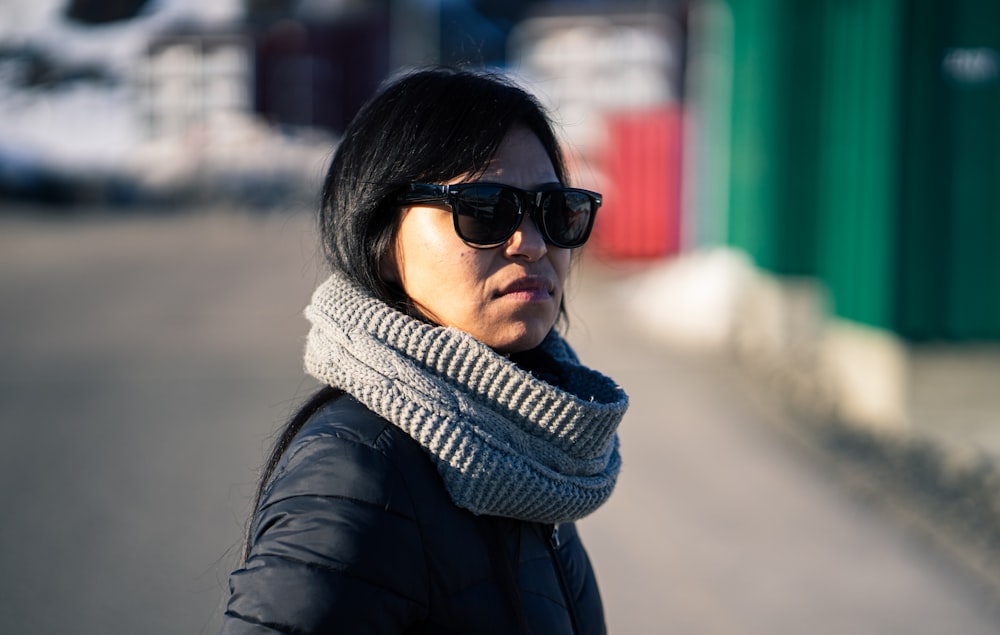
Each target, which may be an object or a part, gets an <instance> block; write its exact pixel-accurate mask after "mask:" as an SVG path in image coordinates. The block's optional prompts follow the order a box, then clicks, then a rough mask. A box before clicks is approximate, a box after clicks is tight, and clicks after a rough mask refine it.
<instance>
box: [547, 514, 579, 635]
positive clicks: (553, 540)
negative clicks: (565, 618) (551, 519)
mask: <svg viewBox="0 0 1000 635" xmlns="http://www.w3.org/2000/svg"><path fill="white" fill-rule="evenodd" d="M550 527H551V529H552V533H551V534H550V536H549V553H550V555H551V556H552V566H554V567H555V569H556V577H557V578H558V579H559V588H560V589H561V590H562V594H563V600H564V601H565V602H566V610H567V612H568V613H569V621H570V623H571V624H572V625H573V633H575V634H579V633H581V632H582V631H581V630H580V618H579V616H578V615H577V614H576V602H575V601H574V600H573V596H572V594H571V593H570V591H569V583H568V582H567V581H566V572H565V571H563V566H562V561H561V560H560V559H559V548H560V547H561V546H562V545H561V542H560V540H559V525H550Z"/></svg>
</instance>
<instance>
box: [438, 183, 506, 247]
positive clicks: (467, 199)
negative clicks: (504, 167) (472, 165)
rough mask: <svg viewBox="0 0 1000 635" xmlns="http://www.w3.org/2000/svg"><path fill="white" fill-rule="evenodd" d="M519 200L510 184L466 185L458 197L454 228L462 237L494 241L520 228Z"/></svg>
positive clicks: (476, 241)
mask: <svg viewBox="0 0 1000 635" xmlns="http://www.w3.org/2000/svg"><path fill="white" fill-rule="evenodd" d="M519 208H520V203H519V202H518V198H517V194H516V193H515V192H513V191H511V190H509V189H507V188H503V187H497V186H492V185H479V186H475V187H469V188H465V189H463V190H462V191H461V192H460V193H459V194H458V196H457V197H456V199H455V205H454V208H453V211H454V213H455V229H456V231H458V235H459V236H460V237H461V238H462V240H464V241H466V242H470V243H473V244H475V245H495V244H498V243H502V242H503V241H505V240H507V239H508V238H510V236H511V234H512V233H513V232H514V230H515V229H516V228H517V227H516V226H517V222H518V219H519V215H518V212H519Z"/></svg>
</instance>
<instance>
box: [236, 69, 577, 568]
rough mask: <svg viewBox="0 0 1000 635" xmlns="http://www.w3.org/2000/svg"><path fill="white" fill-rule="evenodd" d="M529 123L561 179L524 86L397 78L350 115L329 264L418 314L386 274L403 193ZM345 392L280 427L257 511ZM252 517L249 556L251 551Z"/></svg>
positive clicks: (489, 150) (317, 400) (332, 206)
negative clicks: (303, 437)
mask: <svg viewBox="0 0 1000 635" xmlns="http://www.w3.org/2000/svg"><path fill="white" fill-rule="evenodd" d="M516 125H521V126H524V127H526V128H527V129H528V130H530V131H531V132H533V133H534V134H535V135H536V136H537V137H538V139H539V141H541V143H542V146H543V147H544V148H545V151H546V153H547V154H548V156H549V159H550V160H551V161H552V167H553V169H554V170H555V173H556V176H557V177H558V178H559V181H560V182H561V183H564V184H565V183H566V167H565V162H564V160H563V156H562V153H561V151H560V149H559V143H558V141H557V139H556V135H555V132H554V131H553V127H552V123H551V121H550V119H549V117H548V115H547V114H546V112H545V110H544V109H543V108H542V106H541V105H540V104H539V103H538V101H537V100H536V99H535V98H534V97H532V96H531V95H530V94H529V93H527V92H526V91H525V90H523V89H521V88H520V87H518V86H516V85H515V84H513V83H512V82H511V81H510V80H508V79H507V78H505V77H503V76H501V75H497V74H492V73H485V72H474V71H467V70H458V69H449V68H434V69H428V70H422V71H417V72H413V73H410V74H407V75H404V76H402V77H400V78H397V79H395V80H393V81H391V82H389V83H388V85H386V86H385V87H384V88H383V89H382V90H380V91H379V92H378V93H377V94H376V95H375V96H374V97H373V98H372V99H371V100H370V101H368V103H367V104H365V105H364V106H363V107H362V108H361V110H360V111H359V112H358V114H357V116H356V117H355V118H354V119H353V120H352V121H351V124H350V125H349V126H348V128H347V130H346V131H345V132H344V136H343V138H342V139H341V142H340V145H339V146H338V148H337V151H336V153H335V154H334V156H333V160H332V161H331V163H330V169H329V171H328V172H327V175H326V180H325V182H324V185H323V196H322V203H321V206H320V212H319V224H320V234H321V238H322V244H323V249H324V253H325V255H326V259H327V261H328V263H329V265H330V267H331V268H332V269H334V270H336V271H340V272H342V273H344V274H345V275H346V276H348V277H349V278H351V279H352V280H354V282H355V283H357V284H358V285H359V286H360V287H361V288H363V289H366V290H367V291H368V292H370V293H371V294H372V295H373V296H375V297H376V298H378V299H380V300H382V301H383V302H385V303H387V304H389V305H391V306H395V307H397V308H399V309H400V310H403V311H406V312H408V313H411V314H412V310H411V309H410V307H409V302H408V300H407V298H406V296H405V294H404V293H403V291H402V289H400V288H398V287H397V286H395V285H393V284H390V283H388V282H386V281H385V280H384V279H383V278H382V276H381V275H380V270H381V264H382V262H383V261H384V260H385V258H386V256H387V254H388V253H389V250H391V249H392V247H393V242H394V237H395V231H396V227H397V226H398V224H399V220H400V214H401V211H400V208H399V206H398V205H397V204H396V203H395V200H396V195H397V193H398V192H399V191H400V189H401V188H402V187H403V186H404V185H406V184H408V183H411V182H431V183H440V182H443V181H447V180H450V179H453V178H455V177H457V176H459V175H462V174H479V173H482V172H484V171H485V170H486V168H487V167H488V166H489V162H490V160H491V159H492V158H493V157H494V155H495V154H496V152H497V149H498V148H499V147H500V144H501V143H502V142H503V140H504V138H505V137H506V135H507V133H508V132H509V131H510V130H511V128H513V127H514V126H516ZM340 394H341V391H339V390H337V389H334V388H330V387H324V388H321V389H320V390H319V391H318V392H316V393H315V394H314V395H313V396H312V397H311V398H310V399H309V400H308V401H307V402H306V404H305V405H304V406H302V407H301V408H300V409H299V410H298V412H297V413H296V414H295V415H294V416H293V417H292V418H291V419H290V420H289V422H288V423H287V424H286V425H285V427H284V428H283V429H282V430H281V432H280V434H279V436H278V438H277V440H276V441H275V444H274V446H273V447H272V449H271V452H270V454H269V456H268V459H267V461H266V463H265V464H264V467H263V469H262V471H261V477H260V482H259V483H258V485H257V492H256V495H255V497H254V504H253V509H254V510H255V511H256V509H257V507H258V506H259V505H260V501H261V499H262V498H263V496H264V492H265V490H266V488H267V485H268V483H269V481H270V479H271V477H272V475H273V474H274V470H275V468H276V467H277V465H278V463H279V461H280V460H281V457H282V455H283V454H284V453H285V450H286V449H287V448H288V447H289V445H290V444H291V442H292V440H293V439H294V438H295V435H297V434H298V432H299V430H300V429H301V428H302V426H303V425H304V424H305V422H306V421H308V420H309V418H310V417H311V416H312V415H313V414H314V413H315V412H316V411H317V410H319V408H321V407H322V406H323V404H324V403H326V402H327V401H329V400H330V399H332V398H334V397H335V396H338V395H340ZM252 531H253V521H252V519H251V521H250V522H249V523H248V525H247V528H246V534H245V536H244V542H243V555H242V562H243V563H244V564H245V563H246V560H247V558H249V555H250V547H251V544H252V535H251V533H252Z"/></svg>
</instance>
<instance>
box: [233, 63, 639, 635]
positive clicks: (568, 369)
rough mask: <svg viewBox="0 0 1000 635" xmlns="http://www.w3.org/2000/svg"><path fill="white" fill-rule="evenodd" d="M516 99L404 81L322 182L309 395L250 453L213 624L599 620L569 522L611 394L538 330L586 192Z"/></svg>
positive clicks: (593, 488) (616, 402) (615, 418)
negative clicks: (240, 529)
mask: <svg viewBox="0 0 1000 635" xmlns="http://www.w3.org/2000/svg"><path fill="white" fill-rule="evenodd" d="M565 183H566V174H565V168H564V164H563V160H562V158H561V154H560V152H559V149H558V145H557V142H556V139H555V136H554V135H553V131H552V127H551V124H550V122H549V121H548V119H547V118H546V115H545V114H544V112H543V110H542V109H541V108H540V106H539V105H538V104H537V102H536V101H535V100H534V99H533V98H532V97H531V96H529V95H528V94H527V93H525V92H524V91H522V90H521V89H519V88H517V87H515V86H513V85H511V84H509V83H507V82H506V81H504V80H502V79H500V78H498V77H495V76H489V75H484V74H475V73H470V72H462V71H450V70H431V71H422V72H418V73H414V74H412V75H409V76H406V77H403V78H402V79H400V80H397V81H396V82H394V83H392V84H391V85H390V86H389V87H388V88H386V89H384V90H383V91H382V92H381V93H380V94H378V95H377V96H376V97H375V98H373V100H372V101H370V102H369V103H368V104H367V105H366V106H365V107H364V108H363V109H362V110H361V112H360V113H359V114H358V116H357V117H356V118H355V120H354V121H353V122H352V124H351V126H350V127H349V129H348V130H347V132H346V133H345V136H344V138H343V140H342V142H341V144H340V146H339V148H338V150H337V153H336V155H335V156H334V158H333V161H332V163H331V166H330V170H329V173H328V175H327V178H326V183H325V186H324V195H323V204H322V208H321V226H322V238H323V244H324V246H325V249H326V253H327V257H328V260H329V262H330V264H331V266H332V269H333V272H334V273H333V275H332V276H331V277H330V278H329V279H328V280H327V281H326V282H324V283H323V284H322V285H321V286H320V287H319V288H318V289H317V291H316V293H315V294H314V296H313V298H312V303H311V304H310V305H309V307H308V308H307V309H306V315H307V317H308V318H309V320H310V321H311V323H312V328H311V330H310V333H309V337H308V340H307V345H306V354H305V358H306V368H307V370H308V371H309V372H310V373H311V374H312V375H314V376H315V377H317V378H318V379H319V380H320V381H321V382H322V383H323V384H325V386H326V387H325V388H324V389H322V390H321V391H320V392H319V393H318V394H316V395H315V396H314V397H313V399H312V400H311V401H310V402H309V403H308V404H306V406H305V407H304V408H303V409H302V410H301V411H300V412H299V413H298V415H296V416H295V417H294V418H293V419H292V421H291V422H290V423H289V424H288V426H287V427H286V429H285V430H284V431H283V434H282V436H281V437H280V438H279V440H278V442H277V444H276V447H275V449H274V451H273V453H272V456H271V459H270V461H269V463H268V464H267V465H266V466H265V470H264V474H263V476H262V480H261V486H260V489H259V492H258V496H257V501H256V505H255V510H256V511H255V514H254V517H253V519H252V521H251V525H250V527H249V530H248V534H247V540H246V545H245V552H244V558H243V562H242V564H241V567H240V568H239V569H238V570H236V571H235V572H234V573H233V574H232V576H231V578H230V589H231V597H230V600H229V604H228V607H227V611H226V616H225V625H224V627H223V632H224V633H505V634H508V633H536V634H546V635H550V634H553V633H603V632H604V630H605V627H604V616H603V610H602V607H601V601H600V596H599V594H598V589H597V585H596V582H595V580H594V576H593V572H592V569H591V566H590V562H589V560H588V558H587V555H586V553H585V551H584V549H583V547H582V545H581V543H580V540H579V537H578V536H577V533H576V530H575V527H574V525H573V521H575V520H577V519H579V518H581V517H583V516H585V515H586V514H588V513H590V512H592V511H593V510H594V509H596V508H597V507H598V506H599V505H601V504H602V503H603V502H604V501H605V500H606V499H607V497H608V496H609V495H610V494H611V490H612V488H613V487H614V484H615V480H616V478H617V474H618V470H619V466H620V459H619V455H618V441H617V437H616V433H615V430H616V428H617V425H618V423H619V421H620V420H621V417H622V415H623V414H624V412H625V409H626V407H627V398H626V395H625V394H624V393H623V392H622V391H621V389H620V388H618V387H617V386H616V385H615V384H614V383H613V382H612V381H611V380H610V379H608V378H606V377H604V376H603V375H601V374H599V373H597V372H594V371H592V370H589V369H587V368H585V367H584V366H582V365H580V363H579V362H578V361H577V359H576V357H575V355H574V354H573V352H572V350H571V349H570V348H569V346H568V345H567V344H566V342H565V341H564V340H563V339H562V338H561V337H560V336H559V335H558V334H557V333H556V332H555V330H554V328H553V327H554V325H555V324H556V322H557V319H558V318H559V317H560V316H561V315H562V313H563V305H562V301H563V285H564V283H565V280H566V276H567V273H568V271H569V267H570V259H571V252H572V250H573V249H575V248H577V247H579V246H581V245H582V244H583V243H584V242H585V241H586V240H587V237H588V235H589V233H590V229H591V227H592V225H593V220H594V215H595V213H596V212H597V208H598V207H599V206H600V195H598V194H595V193H593V192H588V191H585V190H577V189H571V188H567V187H565V186H564V184H565Z"/></svg>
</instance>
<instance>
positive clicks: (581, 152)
mask: <svg viewBox="0 0 1000 635" xmlns="http://www.w3.org/2000/svg"><path fill="white" fill-rule="evenodd" d="M679 6H680V5H679V4H678V3H645V4H634V5H633V4H627V3H597V4H595V3H590V4H578V5H570V4H558V3H557V4H551V5H548V6H545V7H540V8H538V9H537V10H535V11H534V12H532V13H531V14H530V15H529V17H528V18H527V19H526V20H524V21H523V22H522V23H520V24H519V25H518V26H517V27H516V28H515V30H514V31H513V33H512V36H511V41H510V48H511V54H510V56H509V57H510V64H511V67H512V68H513V69H514V70H515V71H516V72H517V73H518V74H520V75H522V76H523V77H524V78H525V79H526V80H527V82H528V83H529V84H530V86H531V88H532V89H533V90H534V91H535V92H536V93H537V94H539V95H540V96H541V97H542V98H543V99H544V100H545V101H546V103H547V105H548V106H549V107H550V108H551V109H552V111H553V113H554V114H555V116H556V118H557V121H558V123H559V124H560V126H561V128H562V129H563V130H564V132H565V134H566V136H567V138H568V141H569V144H568V146H569V149H570V157H569V158H570V160H571V167H572V168H573V170H574V172H575V173H576V174H575V177H574V179H575V180H576V181H577V182H578V183H580V184H581V185H584V186H588V185H589V186H590V187H594V188H596V189H600V190H601V191H602V193H603V194H604V201H605V202H604V205H603V206H602V209H601V213H600V215H599V216H598V220H597V224H596V226H595V229H594V240H593V242H594V246H595V248H596V249H598V250H600V251H601V252H603V253H604V254H605V255H607V256H609V257H615V258H655V257H661V256H665V255H668V254H672V253H674V252H676V251H677V250H678V248H679V247H680V231H681V230H680V224H681V218H680V216H681V211H680V201H681V187H680V185H681V183H680V181H681V136H682V135H681V131H682V121H683V106H682V102H681V88H682V84H683V83H682V72H683V55H684V53H683V49H684V29H683V21H682V20H680V19H679V16H678V14H677V13H676V8H677V7H679Z"/></svg>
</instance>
